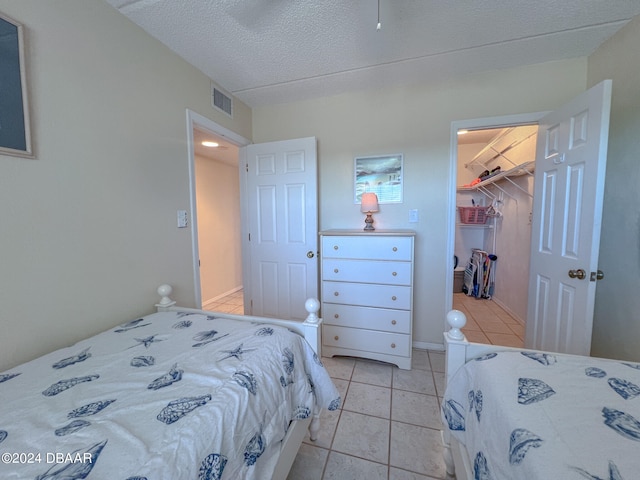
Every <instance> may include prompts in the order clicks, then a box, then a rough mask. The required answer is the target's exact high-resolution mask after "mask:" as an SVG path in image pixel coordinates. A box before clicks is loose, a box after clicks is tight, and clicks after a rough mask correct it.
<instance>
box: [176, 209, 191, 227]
mask: <svg viewBox="0 0 640 480" xmlns="http://www.w3.org/2000/svg"><path fill="white" fill-rule="evenodd" d="M187 226H189V217H188V215H187V211H186V210H178V228H186V227H187Z"/></svg>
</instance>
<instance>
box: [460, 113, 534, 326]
mask: <svg viewBox="0 0 640 480" xmlns="http://www.w3.org/2000/svg"><path fill="white" fill-rule="evenodd" d="M536 133H537V125H524V126H513V127H505V128H495V129H487V130H477V131H470V132H468V133H466V134H459V135H458V165H457V172H458V175H457V192H456V205H457V207H458V208H457V210H458V212H457V222H456V239H455V251H454V253H455V255H456V257H457V259H458V265H457V268H456V271H455V273H454V293H458V292H459V291H460V290H461V286H462V283H464V282H463V280H464V270H465V267H466V266H467V264H468V262H469V260H470V259H471V258H472V254H473V251H474V249H477V250H478V251H479V252H482V253H481V254H480V256H484V258H485V259H486V255H488V256H489V258H492V259H495V261H489V260H487V261H486V263H485V268H487V269H488V270H485V273H487V272H488V273H490V274H491V275H490V278H489V276H488V275H487V278H485V279H484V284H485V285H487V288H486V289H485V290H484V291H483V290H482V285H483V275H482V271H481V269H480V270H478V274H476V275H477V276H476V277H475V279H476V282H475V283H478V284H480V289H481V290H480V291H481V292H482V293H484V294H482V295H478V297H479V300H478V301H488V300H489V299H490V300H491V301H495V302H496V303H498V304H499V305H500V306H501V307H502V308H504V309H505V310H507V311H508V312H509V313H510V314H511V315H512V316H513V317H515V318H516V319H519V320H520V321H521V322H522V323H523V324H524V322H525V320H526V316H527V293H528V281H529V256H530V245H531V216H532V209H533V172H534V166H535V151H536ZM474 257H475V258H476V259H477V258H478V255H476V256H474ZM467 280H469V277H468V276H467Z"/></svg>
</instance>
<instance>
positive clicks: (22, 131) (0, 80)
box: [0, 13, 33, 158]
mask: <svg viewBox="0 0 640 480" xmlns="http://www.w3.org/2000/svg"><path fill="white" fill-rule="evenodd" d="M0 65H1V66H2V68H0V85H2V90H3V92H2V95H0V155H13V156H18V157H26V158H33V149H32V145H31V127H30V120H29V101H28V96H27V75H26V69H25V58H24V28H23V26H22V25H21V24H20V23H18V22H16V21H15V20H13V19H11V18H10V17H8V16H6V15H4V14H2V13H0Z"/></svg>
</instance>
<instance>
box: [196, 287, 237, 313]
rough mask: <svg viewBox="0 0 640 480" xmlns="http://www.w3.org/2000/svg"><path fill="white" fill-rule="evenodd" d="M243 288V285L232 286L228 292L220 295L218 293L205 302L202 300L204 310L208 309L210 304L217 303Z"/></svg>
mask: <svg viewBox="0 0 640 480" xmlns="http://www.w3.org/2000/svg"><path fill="white" fill-rule="evenodd" d="M242 288H243V287H242V285H240V286H239V287H235V288H232V289H231V290H229V291H227V292H224V293H221V294H220V295H217V296H215V297H213V298H210V299H209V300H207V301H205V302H202V309H203V310H207V309H208V307H209V306H210V304H212V303H216V302H217V301H218V300H220V299H221V298H224V297H227V296H229V295H231V294H233V293H236V292H239V291H240V290H242Z"/></svg>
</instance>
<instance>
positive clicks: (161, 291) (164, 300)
mask: <svg viewBox="0 0 640 480" xmlns="http://www.w3.org/2000/svg"><path fill="white" fill-rule="evenodd" d="M157 292H158V295H160V297H161V298H160V302H158V303H156V308H157V309H158V311H159V312H166V311H167V309H168V308H169V307H173V306H174V305H175V304H176V302H175V300H171V298H169V297H170V295H171V293H172V292H173V288H172V287H171V285H167V284H166V283H165V284H163V285H160V286H159V287H158V290H157Z"/></svg>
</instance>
